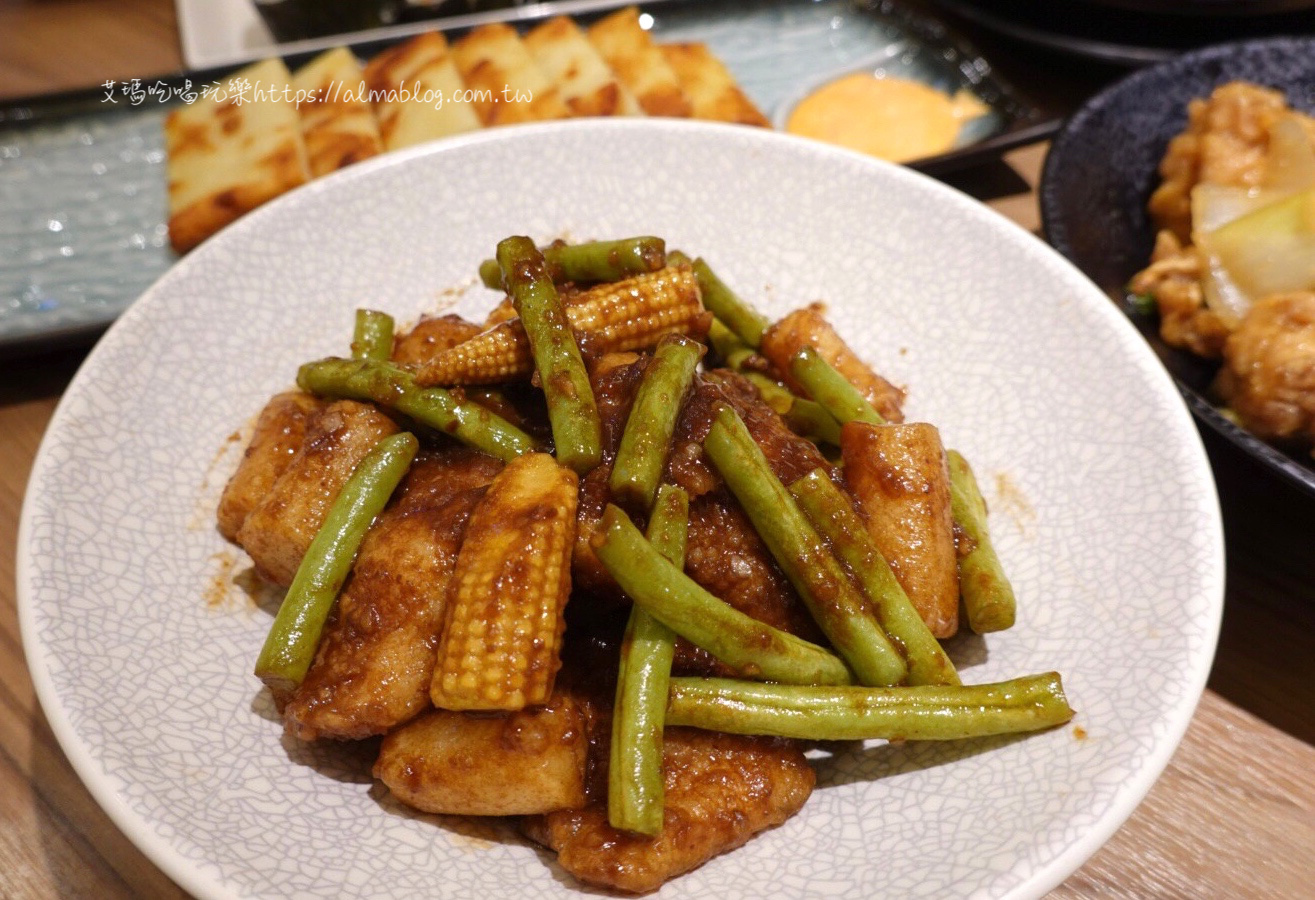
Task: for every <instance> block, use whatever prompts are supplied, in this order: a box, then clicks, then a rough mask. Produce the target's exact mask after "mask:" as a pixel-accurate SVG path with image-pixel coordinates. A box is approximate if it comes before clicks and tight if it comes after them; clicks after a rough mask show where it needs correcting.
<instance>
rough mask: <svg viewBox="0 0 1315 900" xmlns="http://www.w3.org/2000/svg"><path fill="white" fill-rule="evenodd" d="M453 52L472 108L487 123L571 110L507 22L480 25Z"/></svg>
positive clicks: (507, 122) (551, 115)
mask: <svg viewBox="0 0 1315 900" xmlns="http://www.w3.org/2000/svg"><path fill="white" fill-rule="evenodd" d="M452 57H453V59H454V60H455V61H456V64H457V70H458V71H459V72H460V73H461V77H462V78H463V79H465V82H466V86H467V87H468V88H469V89H470V90H471V91H472V92H473V95H474V105H475V109H476V110H478V112H479V115H480V119H481V121H483V123H484V124H485V125H489V126H493V125H511V124H514V123H516V122H538V121H542V120H545V119H565V118H566V117H567V116H568V115H570V111H569V110H568V109H567V108H566V104H565V103H563V102H562V98H561V97H560V96H559V95H558V93H557V89H556V88H555V87H554V86H553V84H552V82H551V81H550V80H549V79H548V76H547V75H545V74H544V72H543V70H542V69H540V68H539V64H538V63H536V62H535V61H534V57H532V56H531V55H530V51H529V50H528V49H527V48H526V46H525V43H524V42H523V41H522V40H521V38H520V35H519V34H517V33H516V29H515V28H512V27H511V26H510V25H507V24H504V23H502V22H494V23H490V24H488V25H481V26H480V27H478V28H476V29H475V30H474V31H472V32H470V33H469V34H467V35H466V36H465V37H463V38H462V39H461V40H459V41H457V43H456V45H455V46H454V47H453V48H452Z"/></svg>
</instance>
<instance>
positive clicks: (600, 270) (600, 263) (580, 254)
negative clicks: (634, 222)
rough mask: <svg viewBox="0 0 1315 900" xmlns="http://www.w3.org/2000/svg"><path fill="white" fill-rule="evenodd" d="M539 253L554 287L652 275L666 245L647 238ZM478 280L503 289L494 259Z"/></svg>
mask: <svg viewBox="0 0 1315 900" xmlns="http://www.w3.org/2000/svg"><path fill="white" fill-rule="evenodd" d="M542 252H543V258H544V261H545V262H547V264H548V273H549V277H551V278H552V280H553V283H554V284H562V283H563V282H567V281H575V282H593V281H620V280H622V279H623V278H629V277H630V276H632V275H643V274H644V273H645V272H656V271H657V270H658V269H660V268H662V267H663V266H664V265H666V264H667V253H666V242H665V241H663V240H662V238H660V237H652V236H651V235H643V236H641V237H631V238H621V239H620V240H615V241H584V242H583V243H579V244H549V245H548V246H547V247H544V248H543V251H542ZM479 278H480V281H482V282H483V283H484V286H485V287H488V288H493V289H494V290H502V289H503V282H502V268H501V266H499V265H498V261H497V260H496V259H486V260H484V261H483V262H482V263H480V264H479Z"/></svg>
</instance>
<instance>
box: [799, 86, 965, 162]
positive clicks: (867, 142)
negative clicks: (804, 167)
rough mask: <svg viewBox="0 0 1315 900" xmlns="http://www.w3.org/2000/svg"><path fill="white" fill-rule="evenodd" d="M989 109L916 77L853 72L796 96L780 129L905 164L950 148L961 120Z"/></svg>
mask: <svg viewBox="0 0 1315 900" xmlns="http://www.w3.org/2000/svg"><path fill="white" fill-rule="evenodd" d="M989 111H990V109H989V108H988V107H987V106H986V105H985V104H984V103H982V101H981V100H979V99H977V98H976V97H974V96H973V95H972V94H970V93H968V92H967V91H960V92H959V93H957V94H955V95H954V96H953V97H951V96H948V95H946V94H943V93H941V92H940V91H938V90H936V89H935V88H932V87H928V86H927V85H925V84H923V83H921V82H918V81H910V80H908V79H904V78H879V77H877V76H875V75H873V74H871V73H869V72H855V73H853V74H852V75H846V76H844V77H843V78H838V79H836V80H835V81H831V82H828V83H827V84H825V85H823V86H822V87H820V88H818V89H817V90H816V91H814V92H813V93H811V94H809V95H808V96H807V97H805V98H804V99H803V100H801V101H800V102H799V104H798V105H797V106H796V107H795V108H794V110H793V111H791V113H790V117H789V119H788V120H787V122H786V126H785V127H786V130H787V131H789V132H790V133H791V134H798V135H802V136H803V137H811V138H816V139H818V140H821V141H826V142H827V143H830V144H839V145H840V146H841V147H848V148H850V149H852V150H858V151H860V152H862V153H867V154H869V155H871V156H876V157H879V158H881V159H887V160H890V161H891V162H906V161H908V160H911V159H918V158H920V157H924V156H932V155H935V154H937V153H943V152H945V151H946V150H949V149H950V148H951V147H953V146H954V144H955V141H956V140H957V139H958V137H959V131H960V130H961V129H962V128H963V125H964V123H966V122H968V121H970V120H972V119H975V118H977V117H978V116H981V115H985V114H986V113H987V112H989Z"/></svg>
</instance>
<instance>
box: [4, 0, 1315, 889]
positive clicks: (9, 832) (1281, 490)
mask: <svg viewBox="0 0 1315 900" xmlns="http://www.w3.org/2000/svg"><path fill="white" fill-rule="evenodd" d="M987 41H989V38H984V39H983V41H982V42H983V43H985V42H987ZM1018 52H1019V50H1018V48H1016V47H1009V46H1007V45H1002V46H1000V47H996V48H994V50H993V58H995V59H997V61H1003V60H1005V59H1006V58H1007V57H1008V55H1009V54H1017V53H1018ZM179 66H180V54H179V49H178V37H177V31H176V23H175V19H174V8H173V4H172V2H171V0H27V2H23V0H0V99H3V98H5V97H14V96H19V95H23V94H28V93H33V92H37V91H47V90H56V89H61V88H68V87H79V86H85V85H91V84H99V83H101V82H103V81H105V80H106V79H111V78H113V79H123V78H125V77H133V76H154V75H157V74H161V73H165V72H169V71H172V70H175V69H177V68H178V67H179ZM1061 68H1062V67H1061ZM1034 71H1035V70H1034ZM1045 71H1046V74H1047V76H1048V77H1050V78H1051V79H1056V78H1059V79H1061V80H1062V78H1063V73H1062V71H1061V72H1059V73H1058V74H1056V68H1055V65H1054V64H1052V63H1051V62H1047V64H1046V67H1045ZM1072 71H1073V75H1072V77H1071V79H1070V81H1069V82H1067V83H1068V84H1069V85H1075V84H1080V83H1081V81H1082V79H1083V78H1090V77H1091V73H1090V72H1089V71H1086V70H1082V71H1078V70H1077V69H1074V70H1072ZM1015 78H1016V80H1017V79H1018V75H1017V74H1015ZM1044 152H1045V151H1044V147H1031V148H1026V149H1023V150H1020V151H1016V152H1014V153H1012V154H1010V155H1009V156H1008V157H1007V158H1006V161H1005V164H1002V165H1000V166H992V167H987V168H985V169H982V170H979V171H976V172H973V173H969V174H967V175H964V176H961V177H959V178H957V179H955V184H956V185H957V186H958V187H960V188H962V189H964V190H966V191H968V192H969V193H971V194H973V195H974V196H977V197H979V198H981V199H983V200H984V201H986V202H988V203H989V204H990V205H991V206H993V207H995V208H996V209H998V210H1000V211H1001V212H1002V213H1004V214H1005V215H1007V216H1009V217H1010V218H1012V219H1014V220H1015V221H1017V222H1019V223H1021V224H1022V225H1023V226H1024V227H1026V228H1029V229H1032V230H1036V228H1037V225H1038V221H1037V210H1036V197H1035V191H1034V188H1035V185H1036V182H1037V177H1038V174H1039V171H1040V166H1041V162H1042V159H1043V158H1044ZM0 252H4V250H3V248H0ZM83 355H84V354H83V352H81V351H64V352H58V353H55V354H48V355H44V356H37V357H33V358H29V359H23V360H18V361H8V362H0V817H2V821H3V825H2V826H0V897H5V898H13V900H20V898H47V897H49V898H54V897H79V898H80V897H97V898H118V897H122V898H132V897H143V898H155V897H180V896H183V894H182V892H181V891H180V890H179V889H178V888H177V887H176V886H175V885H174V884H173V883H172V882H171V881H170V880H169V879H168V878H167V877H166V876H165V875H164V874H163V873H161V872H160V871H159V870H158V869H157V868H156V867H155V866H154V865H153V864H152V863H151V862H150V861H148V860H147V859H146V858H145V857H144V856H142V854H141V853H140V852H138V851H137V850H136V849H135V848H134V847H133V845H132V844H131V843H130V842H129V841H128V840H127V838H125V837H124V836H123V835H122V834H121V833H120V832H119V830H118V829H117V828H115V827H114V825H113V824H112V823H111V822H110V820H109V819H108V818H107V817H106V816H105V814H104V813H103V812H101V811H100V809H99V808H98V807H97V806H96V804H95V802H94V801H93V800H92V798H91V796H90V795H89V794H88V793H87V791H86V789H85V788H84V787H83V786H82V784H81V783H80V782H79V781H78V779H77V777H76V775H74V773H73V770H72V768H71V767H70V766H69V764H68V761H67V760H66V759H65V758H64V755H63V753H62V752H61V751H60V749H59V746H58V745H57V744H56V742H55V739H54V736H53V735H52V734H51V731H50V728H49V726H48V725H47V724H46V721H45V719H44V717H43V716H42V713H41V710H40V707H39V706H38V704H37V701H36V697H35V695H34V693H33V689H32V683H31V681H30V679H29V678H28V674H27V669H26V667H25V665H24V661H23V656H22V648H21V646H20V642H19V634H18V620H17V613H16V610H15V599H14V542H15V538H16V532H17V527H18V514H19V508H20V505H21V502H22V498H23V491H24V488H25V485H26V482H27V475H28V471H29V469H30V468H31V464H32V459H33V456H34V455H35V453H36V450H37V445H38V442H39V441H40V439H41V434H42V431H43V430H44V429H45V427H46V423H47V422H48V421H49V419H50V415H51V412H52V411H53V409H54V406H55V404H56V402H57V401H58V400H59V397H60V394H61V393H62V392H63V391H64V389H65V388H66V387H67V385H68V382H69V379H70V378H71V377H72V376H73V373H74V371H75V370H76V369H77V366H78V364H79V363H80V362H81V359H82V356H83ZM1205 437H1206V445H1207V449H1208V450H1209V451H1210V456H1211V459H1212V461H1213V463H1214V466H1215V473H1216V477H1217V478H1218V482H1219V493H1220V501H1221V504H1222V507H1223V512H1224V520H1225V523H1226V527H1227V537H1228V570H1229V572H1228V592H1227V601H1226V608H1225V614H1224V623H1223V631H1222V634H1221V636H1220V642H1219V653H1218V657H1217V659H1216V662H1215V666H1214V669H1213V671H1212V673H1211V676H1210V685H1209V690H1207V691H1206V693H1205V696H1204V698H1203V699H1202V701H1201V705H1200V707H1199V709H1198V710H1197V713H1196V716H1195V718H1194V719H1193V721H1192V724H1191V727H1190V728H1189V730H1188V732H1187V736H1186V738H1185V739H1184V741H1183V743H1182V745H1181V747H1180V748H1179V750H1178V752H1177V753H1176V755H1175V756H1174V757H1173V760H1172V761H1171V762H1170V764H1169V767H1168V769H1167V770H1166V771H1165V773H1164V775H1163V777H1162V778H1161V779H1160V781H1159V782H1158V783H1157V784H1156V786H1155V787H1154V788H1153V789H1152V790H1151V792H1150V795H1149V796H1148V797H1147V798H1146V800H1145V802H1144V803H1143V804H1142V805H1141V806H1140V807H1139V808H1138V809H1137V811H1136V812H1135V813H1134V814H1133V815H1132V817H1131V818H1130V819H1129V820H1128V822H1127V823H1126V824H1125V825H1124V826H1123V828H1122V829H1120V830H1119V831H1118V832H1117V833H1116V834H1115V835H1114V837H1113V838H1112V839H1111V840H1110V842H1109V843H1108V844H1106V846H1105V847H1104V848H1103V849H1101V850H1100V851H1099V852H1098V853H1097V854H1096V855H1095V856H1094V857H1093V858H1092V859H1091V860H1090V861H1089V862H1088V863H1087V864H1086V865H1085V866H1083V867H1082V868H1081V869H1080V870H1079V871H1078V872H1077V873H1076V874H1074V875H1073V876H1072V877H1070V878H1069V879H1068V880H1067V881H1066V882H1065V883H1064V884H1063V885H1062V886H1060V887H1059V888H1058V889H1057V890H1056V891H1055V892H1054V894H1053V895H1052V896H1054V897H1059V898H1076V897H1107V896H1122V897H1128V896H1136V897H1184V898H1194V897H1302V896H1309V895H1311V894H1312V893H1313V892H1315V552H1313V551H1315V539H1313V538H1312V535H1315V500H1312V499H1310V498H1308V497H1305V496H1302V495H1300V494H1298V493H1297V492H1296V491H1295V490H1294V489H1292V488H1290V487H1288V486H1287V485H1285V484H1282V483H1278V482H1277V481H1275V480H1274V479H1273V478H1272V477H1270V476H1269V475H1268V473H1266V472H1265V471H1263V470H1261V469H1259V468H1258V467H1257V466H1255V465H1254V464H1253V463H1251V462H1250V461H1249V460H1248V459H1247V458H1245V457H1242V456H1240V455H1239V454H1238V453H1237V452H1235V451H1234V450H1233V449H1232V448H1231V447H1229V446H1227V445H1224V444H1223V443H1222V442H1221V441H1219V440H1217V439H1215V438H1213V437H1212V436H1211V435H1208V434H1207V435H1206V436H1205Z"/></svg>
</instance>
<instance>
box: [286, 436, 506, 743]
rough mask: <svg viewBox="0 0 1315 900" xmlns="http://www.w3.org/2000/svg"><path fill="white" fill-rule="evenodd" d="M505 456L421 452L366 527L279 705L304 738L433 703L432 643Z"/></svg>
mask: <svg viewBox="0 0 1315 900" xmlns="http://www.w3.org/2000/svg"><path fill="white" fill-rule="evenodd" d="M501 468H502V464H501V463H500V462H498V461H497V460H496V459H493V458H492V457H490V456H485V455H484V454H482V453H478V452H476V451H474V450H469V449H465V448H450V449H446V450H443V451H440V452H438V453H433V454H423V455H421V456H420V457H418V458H417V459H416V461H415V462H414V463H412V466H411V471H410V472H409V473H407V476H406V479H405V480H404V481H403V482H402V484H401V485H400V486H399V487H398V491H397V495H396V496H395V497H394V499H393V501H392V503H391V504H389V506H388V508H387V509H385V510H384V512H383V513H381V514H380V516H379V518H378V520H377V521H376V522H375V523H374V525H373V526H372V527H371V528H370V531H369V532H368V533H367V534H366V536H365V540H364V541H363V542H362V543H361V549H360V552H359V554H358V555H357V558H356V563H355V565H354V566H353V568H352V574H351V576H350V578H349V579H348V580H347V583H346V584H345V585H344V587H343V591H342V594H341V596H340V597H339V598H338V604H337V609H336V610H335V612H334V616H333V618H332V619H331V620H330V622H329V623H328V625H326V627H325V630H324V636H323V638H322V639H321V640H320V647H319V650H318V652H317V653H316V655H315V662H314V663H313V664H312V665H311V668H310V671H308V672H307V673H306V678H305V680H304V681H302V683H301V684H300V685H299V686H298V687H297V688H296V690H294V691H293V693H292V695H291V696H290V698H289V699H288V701H287V703H286V704H285V705H284V708H283V720H284V724H285V727H286V728H287V731H288V733H289V734H291V735H293V736H294V737H297V738H300V739H301V740H303V741H310V740H316V739H319V738H337V739H356V738H363V737H368V736H370V735H375V734H383V733H384V732H386V731H387V730H388V729H389V728H392V727H393V726H394V725H397V724H398V723H400V722H405V721H407V720H408V719H410V718H412V717H413V716H415V715H417V714H418V713H420V712H421V711H422V710H424V709H425V708H426V707H428V706H429V682H430V679H431V678H432V676H433V672H434V660H435V655H434V654H435V647H436V646H437V644H438V638H439V632H440V631H441V629H442V627H443V616H444V613H445V612H446V598H447V588H448V583H449V581H450V579H451V576H452V571H453V569H454V568H455V566H456V559H457V552H458V551H459V550H460V548H461V540H462V536H463V535H464V533H465V528H466V522H467V520H468V519H469V518H470V513H471V511H472V510H473V509H474V508H475V505H476V503H478V502H479V499H480V498H481V497H482V496H483V495H484V489H485V488H486V487H487V485H488V484H489V482H490V481H492V480H493V476H494V475H496V474H497V473H498V471H499V470H500V469H501Z"/></svg>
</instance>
